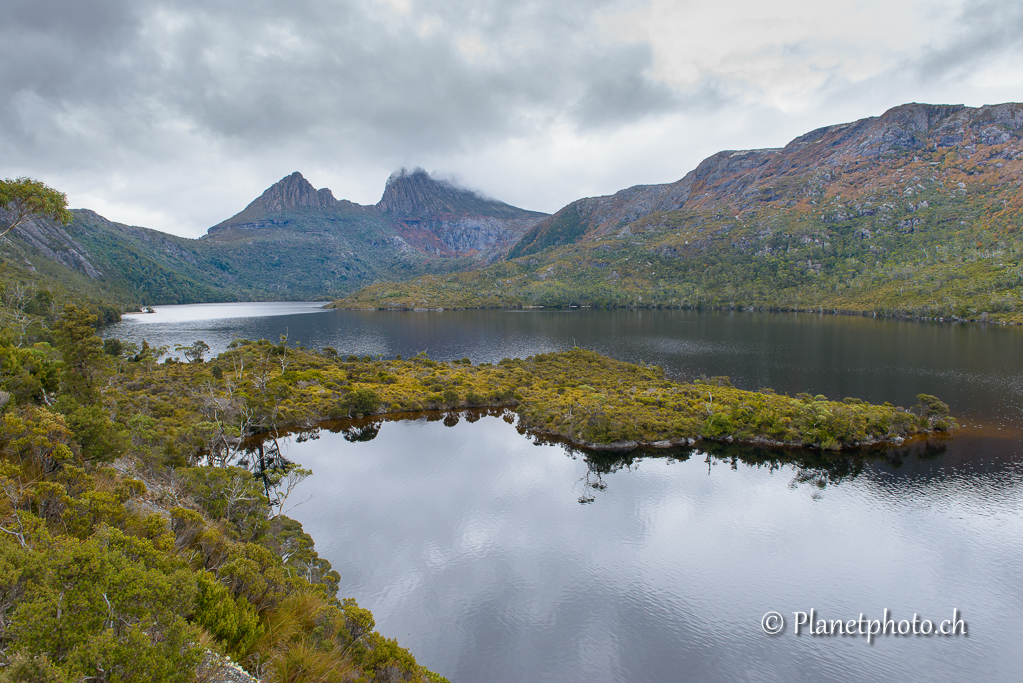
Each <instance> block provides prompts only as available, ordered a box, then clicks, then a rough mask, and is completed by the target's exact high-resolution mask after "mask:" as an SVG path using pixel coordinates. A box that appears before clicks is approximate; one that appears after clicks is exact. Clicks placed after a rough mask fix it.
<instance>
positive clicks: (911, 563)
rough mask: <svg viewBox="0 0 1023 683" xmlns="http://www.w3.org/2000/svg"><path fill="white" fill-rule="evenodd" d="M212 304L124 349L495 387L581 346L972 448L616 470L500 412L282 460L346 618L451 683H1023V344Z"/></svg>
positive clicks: (839, 329)
mask: <svg viewBox="0 0 1023 683" xmlns="http://www.w3.org/2000/svg"><path fill="white" fill-rule="evenodd" d="M219 306H221V307H222V308H220V309H218V312H219V313H220V315H219V317H218V316H212V317H205V318H204V317H203V316H210V315H211V314H210V309H209V308H208V307H206V308H202V309H201V310H200V307H158V308H157V313H154V314H146V315H140V316H138V317H137V319H136V320H127V319H126V320H125V321H124V322H122V323H120V324H118V325H116V326H113V327H111V328H109V329H108V330H107V331H106V334H108V335H111V336H117V337H120V338H122V339H125V340H129V341H136V342H139V341H141V339H142V338H146V339H147V340H148V341H149V342H150V343H151V344H154V343H155V344H163V345H171V346H173V345H174V344H186V343H191V342H193V341H195V340H197V339H202V340H204V341H206V342H207V343H208V344H209V345H210V346H211V347H213V349H214V350H215V351H216V350H222V349H223V348H225V347H226V345H227V344H228V343H229V342H230V341H231V339H233V338H235V337H246V338H270V339H274V340H276V339H277V338H278V337H279V335H281V334H287V335H288V338H289V341H292V342H296V343H302V344H304V345H306V346H310V347H323V346H332V347H334V348H336V349H337V350H338V351H339V352H341V353H342V354H345V355H347V354H349V353H355V354H357V355H360V356H361V355H365V354H369V355H373V356H376V355H384V356H392V357H393V356H394V355H395V354H398V353H400V354H402V355H404V356H407V355H412V354H414V353H417V352H419V351H423V350H425V351H426V352H427V353H428V354H429V355H430V356H431V357H432V358H435V359H453V358H461V357H463V356H467V357H469V358H471V359H472V360H473V361H474V362H481V361H490V362H493V361H496V360H500V359H501V358H504V357H515V356H526V355H530V354H534V353H539V352H549V351H556V350H562V349H566V348H570V347H572V346H573V345H578V346H581V347H585V348H590V349H593V350H596V351H599V352H601V353H605V354H607V355H610V356H614V357H616V358H621V359H623V360H631V361H635V362H646V363H655V364H658V365H661V366H663V367H664V368H665V370H666V372H667V374H668V375H669V376H672V377H675V378H678V379H688V378H694V377H699V376H700V375H707V376H713V375H730V376H731V377H732V379H733V382H734V383H735V384H736V385H737V386H739V387H742V388H748V389H757V388H760V387H763V386H770V387H773V388H774V389H775V390H777V391H779V392H789V393H791V394H795V393H797V392H800V391H808V392H810V393H812V394H821V393H823V394H826V395H828V396H830V397H833V398H841V397H844V396H857V397H860V398H864V399H866V400H870V401H877V402H882V401H885V400H890V401H892V402H893V403H896V404H898V405H911V404H913V403H915V402H916V399H915V396H916V394H918V393H931V394H935V395H937V396H939V397H941V398H942V399H944V400H946V401H947V402H948V403H949V404H950V406H951V408H952V411H953V414H955V415H956V416H958V417H960V418H961V419H960V421H961V422H962V423H963V424H965V425H967V426H966V428H964V429H963V430H961V431H960V432H959V433H958V434H957V436H956V437H955V438H953V439H950V440H935V441H933V442H931V443H929V444H917V445H916V446H914V447H912V448H903V449H897V450H892V451H890V452H882V453H880V454H875V455H878V456H879V457H875V458H873V459H870V460H867V461H862V462H860V461H856V460H855V459H849V458H846V457H844V456H843V457H841V458H837V459H832V460H828V459H821V458H818V457H815V456H814V454H812V453H806V454H802V455H800V456H799V457H798V458H797V460H796V461H792V460H791V457H788V456H782V455H780V454H778V453H772V452H766V451H763V450H757V449H753V448H749V447H741V446H729V447H727V448H725V447H719V446H711V445H707V446H705V447H703V448H697V449H693V450H691V451H678V452H675V453H672V454H670V456H663V455H660V456H658V455H655V454H644V453H634V454H631V455H632V457H628V458H623V457H617V456H596V455H592V454H586V453H582V452H578V451H574V450H572V449H569V448H566V447H565V446H564V445H560V444H550V443H543V442H542V440H536V439H532V438H530V437H529V436H528V435H522V434H519V433H518V431H516V429H515V427H514V425H513V424H510V423H509V421H511V416H510V415H503V416H502V415H488V414H479V413H463V414H460V415H447V416H445V415H440V414H433V415H424V416H406V418H407V419H402V420H397V421H386V422H370V424H369V425H368V427H369V429H366V428H365V427H366V425H364V429H363V430H362V433H363V434H366V433H367V432H369V433H372V430H373V429H375V428H379V432H378V433H377V435H376V437H375V438H373V439H371V440H368V441H350V440H349V439H346V438H345V436H346V433H345V431H344V427H346V426H347V425H344V424H340V425H331V426H332V427H333V428H334V429H335V430H337V431H335V432H331V431H330V430H329V429H323V430H321V438H319V439H315V440H308V441H304V442H302V443H298V442H297V441H295V440H294V439H293V438H290V437H289V438H288V439H285V443H284V450H285V454H286V455H287V456H288V457H289V458H291V459H293V460H296V461H298V462H300V463H302V464H303V465H306V466H308V467H311V468H312V469H313V471H314V473H315V474H314V476H313V477H311V478H309V479H308V480H306V481H305V482H304V483H303V484H302V485H301V487H300V488H299V489H298V490H297V491H296V493H295V494H294V495H293V497H294V498H295V502H300V503H301V504H299V505H297V506H296V507H294V508H293V509H292V510H291V512H290V513H289V514H290V515H291V516H293V517H295V518H296V519H298V520H299V521H301V522H302V523H303V525H305V527H306V529H307V531H309V532H310V533H311V534H312V535H313V537H314V538H315V539H316V542H317V547H318V549H319V551H320V552H321V554H323V555H324V556H325V557H326V558H327V559H329V560H330V561H331V563H332V564H333V565H334V568H335V569H337V570H338V572H339V573H340V574H341V577H342V581H341V595H343V596H352V597H355V598H356V599H357V600H358V601H359V603H360V604H361V605H363V606H364V607H367V608H369V609H371V610H372V611H373V613H374V615H375V616H376V618H377V625H378V628H379V629H380V631H381V632H382V633H384V634H385V635H388V636H393V637H396V638H398V640H399V641H400V642H401V643H402V644H403V645H405V646H407V647H409V648H410V649H411V650H412V651H413V652H414V653H415V654H416V656H417V658H418V659H419V660H420V661H421V662H422V663H423V664H425V665H426V666H428V667H430V668H432V669H434V670H435V671H438V672H439V673H441V674H443V675H445V676H447V677H448V678H450V679H451V681H452V682H453V683H468V682H470V681H484V680H485V681H687V680H692V681H792V680H805V681H832V680H833V681H875V680H894V679H897V678H898V679H906V680H933V679H938V678H942V679H944V678H946V677H947V678H952V679H955V678H959V679H962V680H990V681H1003V680H1004V681H1009V680H1017V679H1018V672H1019V671H1020V670H1021V668H1023V654H1021V651H1020V648H1019V647H1018V645H1017V643H1018V642H1019V638H1020V636H1021V635H1023V627H1021V624H1023V533H1021V531H1023V529H1021V527H1023V483H1021V474H1023V419H1021V416H1023V412H1021V406H1023V354H1020V353H1019V350H1020V344H1021V342H1023V335H1021V333H1023V330H1021V329H1020V328H1013V327H1000V326H988V325H957V324H937V323H917V322H911V321H899V320H885V319H874V318H859V317H842V316H837V317H836V316H827V315H824V316H821V315H811V314H762V313H702V312H693V311H643V310H640V311H625V310H623V311H593V310H571V311H524V312H517V311H445V312H422V313H413V312H346V311H322V310H319V309H317V308H316V305H315V304H272V305H268V304H231V305H219ZM274 307H276V308H274ZM165 308H166V309H172V310H171V311H164V310H163V309H165ZM190 310H195V311H196V314H195V315H194V316H193V315H192V314H190V313H189V311H190ZM250 313H251V314H255V315H258V316H259V317H249V314H250ZM285 313H288V314H285ZM161 315H162V316H163V318H162V319H161V318H160V317H159V316H161ZM348 436H349V438H352V436H351V434H350V433H349V434H348ZM538 441H539V442H538ZM786 457H788V459H786ZM811 609H813V610H815V619H825V620H829V621H834V620H842V621H843V622H848V621H850V620H857V619H859V618H860V616H861V614H862V615H863V618H864V620H866V621H868V622H869V621H870V620H880V619H882V618H883V615H884V610H885V609H887V610H889V612H890V615H891V616H892V617H893V619H894V622H895V623H894V624H893V625H894V626H895V627H896V628H898V622H899V621H901V620H906V621H907V626H909V623H908V622H909V620H911V619H913V617H914V614H916V615H918V618H919V620H921V621H922V620H928V621H929V622H933V625H934V626H935V627H937V625H938V624H939V623H940V622H941V621H943V620H953V614H955V615H956V618H961V619H962V620H963V621H964V622H965V623H966V629H967V634H966V635H962V634H956V635H952V636H940V635H912V634H909V635H891V634H890V633H889V634H886V635H883V636H882V635H878V636H874V637H872V639H871V640H872V642H870V643H868V642H867V638H866V637H865V636H861V635H858V634H857V635H811V634H809V633H807V632H806V628H807V627H806V626H802V627H801V631H802V632H801V633H800V634H799V635H797V634H796V633H795V622H796V621H797V620H799V619H800V618H801V617H800V614H799V613H807V615H808V614H809V612H810V610H811ZM769 611H777V612H779V613H780V614H781V615H782V616H783V617H784V619H785V620H786V627H785V629H784V630H783V631H782V632H781V633H780V634H778V635H768V634H766V633H765V632H764V630H763V628H762V623H761V619H762V617H763V616H764V615H765V614H766V613H767V612H769ZM954 611H955V612H954ZM867 630H869V626H868V627H867Z"/></svg>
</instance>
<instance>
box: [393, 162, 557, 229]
mask: <svg viewBox="0 0 1023 683" xmlns="http://www.w3.org/2000/svg"><path fill="white" fill-rule="evenodd" d="M376 207H377V209H379V210H380V211H383V212H384V213H389V214H395V215H398V216H403V217H407V218H424V217H427V216H447V215H457V216H492V217H495V218H517V217H524V216H531V215H540V214H536V213H534V212H531V211H526V210H525V209H520V208H518V207H515V206H511V205H510V204H505V203H504V202H500V201H497V200H496V199H490V198H488V197H484V196H483V195H481V194H480V193H478V192H475V191H473V190H469V189H466V188H464V187H459V186H458V185H455V184H454V183H453V182H451V181H449V180H441V179H439V178H436V177H434V176H433V175H431V174H430V173H427V172H426V171H425V170H424V169H423V168H421V167H418V166H417V167H414V168H412V169H411V170H409V169H408V168H407V167H403V168H400V169H398V170H397V171H395V172H394V173H392V174H391V175H390V177H388V179H387V183H386V184H385V186H384V194H383V196H382V197H381V198H380V201H379V202H378V203H377V205H376Z"/></svg>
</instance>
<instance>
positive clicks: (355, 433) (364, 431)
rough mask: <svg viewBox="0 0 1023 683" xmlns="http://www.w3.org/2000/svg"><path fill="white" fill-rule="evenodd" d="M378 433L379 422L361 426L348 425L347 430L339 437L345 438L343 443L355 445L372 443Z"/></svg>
mask: <svg viewBox="0 0 1023 683" xmlns="http://www.w3.org/2000/svg"><path fill="white" fill-rule="evenodd" d="M379 433H380V421H379V420H378V421H376V422H369V423H367V424H362V425H350V426H349V427H348V428H347V429H344V430H342V432H341V435H342V436H344V437H345V441H351V442H352V443H357V442H360V441H372V440H373V439H375V438H377V434H379Z"/></svg>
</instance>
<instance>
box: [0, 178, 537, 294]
mask: <svg viewBox="0 0 1023 683" xmlns="http://www.w3.org/2000/svg"><path fill="white" fill-rule="evenodd" d="M73 214H74V220H73V222H72V223H71V224H70V225H68V226H60V225H55V224H53V223H52V222H49V221H46V220H38V221H32V222H29V223H27V224H25V225H22V226H20V227H19V228H17V229H16V230H15V231H14V233H12V235H11V236H9V239H7V240H6V241H4V242H2V243H0V255H2V257H3V262H4V266H5V269H4V270H5V272H4V273H3V274H2V275H0V277H2V278H3V279H5V280H7V281H11V282H22V283H27V282H30V281H31V282H35V283H37V284H38V285H39V286H41V287H44V288H47V289H51V290H55V291H67V292H73V293H75V294H76V295H78V296H82V297H85V298H87V299H90V300H91V301H92V302H93V303H94V304H108V305H115V306H117V307H127V306H133V305H150V304H157V303H193V302H198V301H226V300H233V299H238V298H241V299H297V298H302V299H314V298H328V297H337V296H342V295H345V294H347V293H350V292H352V291H354V290H356V289H358V288H359V287H362V286H364V285H366V284H370V283H372V282H377V281H382V280H394V279H408V278H410V277H416V276H419V275H423V274H426V273H441V274H443V273H447V272H451V271H453V270H465V269H469V268H472V267H475V266H477V265H479V264H480V263H481V262H485V261H486V260H488V259H489V260H491V261H492V260H496V259H498V258H500V257H501V256H503V255H504V253H505V252H506V251H507V249H508V248H510V247H511V245H512V244H514V243H515V242H516V241H517V240H518V238H519V237H520V236H521V235H522V234H523V233H524V232H525V231H526V230H527V229H528V228H530V227H532V226H533V225H534V224H535V223H536V222H537V221H539V220H540V219H542V218H544V217H545V216H546V214H540V213H535V212H530V211H525V210H523V209H518V208H516V207H513V206H510V205H508V204H504V203H502V202H498V201H496V200H492V199H488V198H485V197H482V196H480V195H478V194H476V193H474V192H471V191H469V190H465V189H463V188H459V187H457V186H455V185H453V184H451V183H447V182H443V181H438V180H434V179H433V178H432V177H430V176H429V175H428V174H426V173H425V172H424V171H422V170H420V169H416V170H415V171H413V172H408V171H405V170H402V171H400V172H396V173H395V174H393V175H392V176H391V178H390V179H389V180H388V183H387V187H386V188H385V191H384V195H383V197H382V198H381V202H380V204H378V205H376V206H362V205H359V204H356V203H353V202H350V201H347V200H343V199H342V200H338V199H336V198H335V197H334V195H333V193H332V192H331V191H330V190H329V189H326V188H324V189H319V190H317V189H316V188H314V187H313V186H312V185H311V184H310V183H309V182H308V181H307V180H306V179H305V178H304V177H303V176H302V174H301V173H297V172H296V173H293V174H291V175H289V176H286V177H285V178H283V179H281V180H280V181H278V182H277V183H274V184H273V185H272V186H271V187H269V188H267V189H266V191H264V192H263V193H262V194H261V195H260V196H259V197H257V198H256V199H255V200H253V201H252V202H251V203H250V204H249V205H248V206H246V207H245V208H244V209H243V210H242V211H240V212H239V213H237V214H235V215H234V216H232V217H231V218H228V219H227V220H225V221H222V222H221V223H218V224H217V225H215V226H213V227H211V228H210V229H209V230H208V231H207V234H206V235H205V236H203V237H202V238H200V239H198V240H192V239H187V238H181V237H176V236H173V235H167V234H163V233H160V232H158V231H155V230H149V229H146V228H140V227H135V226H128V225H124V224H121V223H116V222H113V221H110V220H107V219H106V218H104V217H102V216H100V215H98V214H96V213H95V212H92V211H89V210H76V211H74V212H73Z"/></svg>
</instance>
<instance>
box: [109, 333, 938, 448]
mask: <svg viewBox="0 0 1023 683" xmlns="http://www.w3.org/2000/svg"><path fill="white" fill-rule="evenodd" d="M118 386H119V388H118V390H117V391H116V392H113V393H111V394H110V395H111V396H112V397H120V398H118V399H116V400H118V404H119V405H125V406H136V405H139V404H140V403H141V402H143V401H145V402H147V403H148V405H149V411H150V412H151V414H152V415H153V416H154V417H156V418H158V419H159V420H160V421H161V424H162V425H164V428H165V429H173V430H176V431H175V433H176V436H175V437H174V438H173V439H171V440H170V441H169V443H174V444H178V445H176V446H175V448H179V449H180V450H181V452H194V450H195V448H196V447H197V446H200V445H202V444H206V445H207V446H208V448H209V450H210V452H211V453H212V454H214V455H213V456H211V457H214V458H217V459H221V460H222V459H223V458H224V457H226V456H227V455H228V454H230V453H231V452H232V450H237V449H238V448H240V447H241V442H240V441H239V438H240V437H242V436H244V435H245V434H249V433H254V432H259V431H273V430H276V429H279V428H281V427H283V426H302V425H306V426H312V425H314V424H316V423H317V422H318V421H321V420H325V419H335V418H343V417H355V416H362V415H373V414H379V413H398V412H408V411H420V410H451V409H460V408H472V407H494V406H506V407H509V408H513V409H514V410H515V412H516V413H518V416H519V425H520V427H522V428H523V429H525V430H530V431H533V432H537V433H541V434H546V435H552V436H559V437H562V438H565V439H568V440H571V441H574V442H576V443H584V444H592V445H605V444H615V443H617V444H618V445H619V447H627V446H628V444H627V443H625V442H637V443H655V442H665V441H670V440H676V441H678V440H686V439H692V440H695V439H701V438H703V439H717V440H739V441H749V442H770V443H778V444H787V445H797V446H809V447H814V448H823V449H838V448H842V447H847V446H853V445H859V444H867V443H876V442H882V441H892V440H897V439H900V438H904V437H906V436H910V435H913V434H919V433H924V432H927V431H931V430H945V429H949V428H951V427H953V426H954V422H953V420H952V418H951V417H949V414H948V406H946V405H945V404H944V403H942V402H941V401H939V400H938V399H936V398H934V397H931V396H927V395H921V396H920V400H921V404H920V405H918V406H916V407H914V408H913V410H912V411H907V410H905V409H902V408H897V407H895V406H892V405H890V404H885V405H882V406H877V405H871V404H867V403H864V402H863V401H860V400H859V399H855V398H846V399H843V400H838V401H836V400H828V399H827V398H825V397H824V396H810V395H808V394H800V395H798V396H796V397H794V398H793V397H789V396H780V395H776V394H775V393H774V392H772V391H770V390H768V389H764V390H761V391H757V392H754V391H744V390H740V389H736V388H734V387H732V386H730V382H729V381H728V379H727V378H715V379H713V380H702V381H697V382H694V383H679V382H673V381H669V380H666V379H665V378H664V376H663V371H662V370H661V369H660V368H656V367H650V366H643V365H635V364H631V363H623V362H620V361H616V360H613V359H610V358H607V357H604V356H601V355H599V354H596V353H593V352H590V351H585V350H582V349H573V350H571V351H567V352H564V353H555V354H541V355H537V356H530V357H529V358H525V359H505V360H503V361H501V362H500V363H497V364H494V365H491V364H482V365H472V364H471V363H470V361H469V360H468V359H463V360H461V361H454V362H451V363H440V362H436V361H433V360H431V359H429V358H427V357H426V356H425V355H422V354H421V355H418V356H416V357H414V358H411V359H408V360H401V359H393V360H383V359H377V360H373V359H371V358H369V357H364V358H361V359H360V358H356V357H354V356H349V357H347V358H345V357H341V356H338V355H336V353H335V352H333V350H332V349H328V350H327V352H325V353H319V352H313V351H309V350H305V349H292V348H288V347H286V346H285V345H284V344H273V343H271V342H268V341H265V340H264V341H259V342H248V341H244V340H240V341H238V342H236V343H235V348H233V349H231V350H229V351H228V352H226V353H224V354H222V355H221V356H220V357H219V358H217V359H214V360H212V361H210V362H207V363H204V364H192V363H189V364H184V363H172V364H161V365H158V366H154V367H153V368H152V369H151V370H149V371H146V372H136V373H134V374H133V373H132V372H130V371H126V372H125V373H124V374H123V375H122V378H121V381H120V383H119V385H118ZM185 396H187V397H189V398H190V400H182V397H185Z"/></svg>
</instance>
